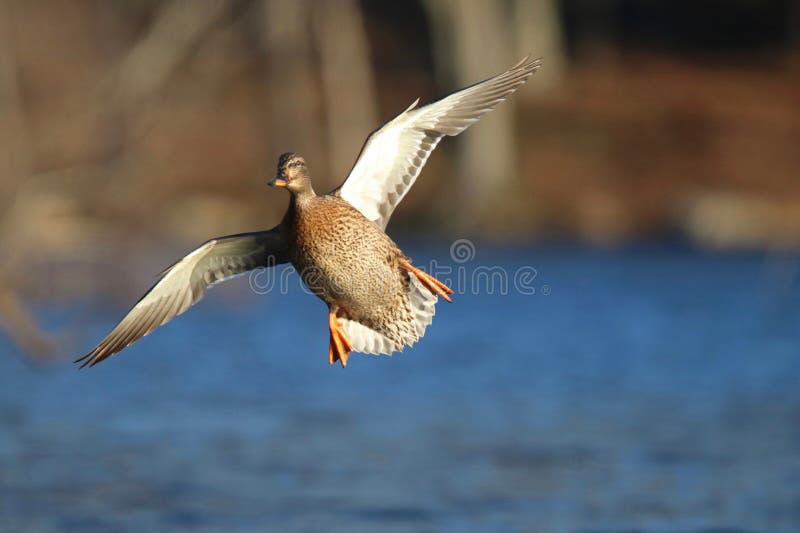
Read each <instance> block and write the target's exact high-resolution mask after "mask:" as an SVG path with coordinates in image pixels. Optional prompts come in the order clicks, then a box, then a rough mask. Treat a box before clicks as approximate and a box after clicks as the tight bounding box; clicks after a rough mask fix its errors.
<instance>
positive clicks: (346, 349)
mask: <svg viewBox="0 0 800 533" xmlns="http://www.w3.org/2000/svg"><path fill="white" fill-rule="evenodd" d="M328 328H329V329H330V333H331V335H330V346H329V348H328V362H329V363H330V364H334V363H335V362H336V361H341V362H342V367H346V366H347V358H348V357H350V352H352V351H353V345H352V344H350V341H349V340H348V338H347V337H346V336H345V334H344V332H343V331H342V328H341V326H340V325H339V320H338V319H337V317H336V310H335V309H331V310H330V312H329V313H328Z"/></svg>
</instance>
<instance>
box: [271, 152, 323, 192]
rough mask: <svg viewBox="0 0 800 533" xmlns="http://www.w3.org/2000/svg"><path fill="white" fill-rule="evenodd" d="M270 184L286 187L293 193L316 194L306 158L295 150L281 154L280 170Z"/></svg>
mask: <svg viewBox="0 0 800 533" xmlns="http://www.w3.org/2000/svg"><path fill="white" fill-rule="evenodd" d="M269 184H270V185H271V186H273V187H285V188H286V189H288V190H289V192H291V193H292V194H293V195H305V194H309V193H310V194H314V189H313V188H312V187H311V176H310V175H309V173H308V167H306V160H305V159H303V157H302V156H301V155H300V154H296V153H294V152H286V153H285V154H281V156H280V157H279V158H278V171H277V172H276V173H275V178H273V180H272V181H270V182H269Z"/></svg>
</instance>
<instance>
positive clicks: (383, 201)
mask: <svg viewBox="0 0 800 533" xmlns="http://www.w3.org/2000/svg"><path fill="white" fill-rule="evenodd" d="M541 64H542V61H541V58H539V59H531V56H530V54H529V55H527V56H526V57H524V58H523V59H522V60H520V61H519V62H518V63H516V64H515V65H514V66H513V67H511V68H509V69H508V70H506V71H505V72H503V73H501V74H498V75H497V76H494V77H492V78H488V79H486V80H483V81H481V82H478V83H476V84H473V85H470V86H469V87H466V88H464V89H461V90H459V91H456V92H454V93H451V94H449V95H447V96H445V97H444V98H441V99H439V100H436V101H434V102H432V103H429V104H426V105H424V106H422V107H417V104H418V103H419V99H417V100H415V101H414V102H413V103H412V104H411V105H410V106H409V107H408V108H407V109H406V110H405V111H403V112H402V113H400V114H399V115H397V116H396V117H395V118H393V119H392V120H390V121H389V122H387V123H386V124H384V125H383V126H382V127H381V128H379V129H377V130H375V131H374V132H372V133H371V134H370V136H369V137H367V140H366V141H365V142H364V146H363V147H362V148H361V152H360V154H359V156H358V159H357V160H356V162H355V164H354V165H353V168H352V169H351V170H350V174H349V175H348V176H347V179H346V180H345V181H344V183H342V185H340V186H339V187H338V188H337V189H335V190H333V191H332V192H331V194H334V195H338V196H340V197H342V198H343V199H345V200H347V201H348V202H349V203H350V204H351V205H353V206H354V207H355V208H356V209H358V210H359V211H361V213H362V214H363V215H364V216H366V217H367V218H369V219H370V220H372V221H373V222H375V223H376V224H377V225H378V226H379V227H381V228H385V227H386V224H387V223H388V222H389V218H390V217H391V215H392V212H393V211H394V209H395V207H397V205H398V204H399V203H400V202H401V201H402V199H403V198H404V197H405V195H406V194H407V193H408V190H409V189H410V188H411V187H412V186H413V185H414V182H415V181H416V179H417V176H418V175H419V173H420V172H421V170H422V168H423V167H424V166H425V163H426V162H427V160H428V157H430V154H431V152H433V150H434V149H435V148H436V146H437V144H438V142H439V140H441V138H442V137H443V136H444V135H448V136H454V135H458V134H459V133H461V132H462V131H464V130H465V129H467V128H468V127H469V126H471V125H472V124H474V123H475V122H477V121H478V120H479V119H480V118H481V117H482V116H483V115H484V114H485V113H488V112H489V111H491V110H493V109H494V108H495V107H496V106H497V105H498V104H500V102H502V101H504V100H505V99H506V98H508V97H509V95H511V94H512V93H513V92H514V91H516V90H517V89H518V88H519V87H520V85H522V84H523V83H525V82H526V81H527V80H528V79H529V78H530V77H531V76H532V75H533V74H534V72H536V70H537V69H538V68H539V67H540V66H541Z"/></svg>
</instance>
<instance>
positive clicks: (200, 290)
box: [78, 58, 541, 366]
mask: <svg viewBox="0 0 800 533" xmlns="http://www.w3.org/2000/svg"><path fill="white" fill-rule="evenodd" d="M540 66H541V61H540V60H538V59H534V60H531V59H530V58H525V59H523V60H522V61H520V62H519V63H517V64H516V65H514V66H513V67H511V68H510V69H508V70H507V71H505V72H503V73H502V74H499V75H497V76H494V77H493V78H489V79H487V80H485V81H482V82H480V83H476V84H475V85H472V86H470V87H467V88H466V89H462V90H460V91H457V92H455V93H452V94H450V95H449V96H447V97H445V98H442V99H441V100H438V101H436V102H433V103H431V104H428V105H425V106H422V107H419V108H418V107H417V102H414V103H413V104H411V106H410V107H409V108H408V109H406V110H405V111H404V112H403V113H401V114H400V115H398V116H397V117H395V118H394V119H392V120H390V121H389V122H387V123H386V124H384V125H383V127H381V128H380V129H378V130H376V131H374V132H373V133H372V134H371V135H370V136H369V138H368V139H367V141H366V142H365V143H364V147H363V148H362V150H361V153H360V154H359V157H358V160H357V161H356V164H355V165H354V166H353V168H352V170H351V171H350V174H349V175H348V177H347V179H346V180H345V181H344V183H342V185H341V186H339V187H338V188H337V189H335V190H334V191H332V192H331V193H330V194H328V195H325V196H317V195H316V194H315V193H314V189H313V188H312V186H311V178H310V176H309V174H308V170H307V168H306V162H305V160H304V159H303V158H302V157H301V156H299V155H298V154H295V153H285V154H282V155H281V156H280V158H279V160H278V172H277V174H276V176H275V179H273V180H272V182H271V184H272V185H275V186H280V187H285V188H286V189H287V190H288V191H289V192H291V194H292V199H291V202H290V205H289V209H288V210H287V213H286V215H285V216H284V218H283V221H282V222H281V223H280V225H278V226H276V227H274V228H272V229H270V230H267V231H257V232H253V233H242V234H238V235H229V236H227V237H218V238H216V239H212V240H210V241H208V242H206V243H205V244H203V245H202V246H200V247H199V248H197V249H196V250H194V251H193V252H191V253H190V254H188V255H187V256H186V257H184V258H183V259H181V260H180V261H178V262H177V263H175V264H174V265H172V266H171V267H170V268H168V269H167V270H165V271H164V272H162V274H161V276H160V278H159V280H158V282H157V283H156V284H155V285H154V286H153V287H152V288H151V289H150V291H149V292H147V293H146V294H145V295H144V296H143V297H142V298H141V299H140V300H139V302H137V304H136V305H135V306H134V307H133V309H131V310H130V311H129V312H128V314H127V315H126V316H125V317H124V318H123V319H122V321H120V323H119V324H117V326H116V327H115V328H114V329H113V330H111V332H110V333H109V334H108V335H107V336H106V337H105V338H104V339H103V340H102V341H101V342H100V344H98V345H97V346H96V347H95V348H94V349H92V350H91V351H90V352H89V353H87V354H86V355H84V356H83V357H81V358H80V359H78V362H80V363H82V364H81V366H86V365H89V366H92V365H95V364H97V363H99V362H100V361H102V360H104V359H106V358H107V357H109V356H111V355H114V354H115V353H117V352H119V351H120V350H122V349H123V348H125V347H126V346H129V345H131V344H133V343H134V342H136V341H137V340H138V339H140V338H142V337H144V336H145V335H147V334H149V333H150V332H151V331H153V330H154V329H155V328H157V327H159V326H160V325H162V324H166V323H167V322H169V321H170V320H172V319H173V318H174V317H176V316H178V315H179V314H181V313H183V312H184V311H186V310H187V309H188V308H189V307H191V306H192V305H194V304H195V303H197V302H198V301H199V300H200V299H201V298H202V297H203V295H204V294H205V291H206V289H207V288H208V287H210V286H211V285H213V284H214V283H217V282H219V281H223V280H225V279H229V278H231V277H233V276H237V275H240V274H244V273H246V272H249V271H252V270H254V269H257V268H267V267H271V266H275V265H277V264H280V263H286V262H291V263H292V264H293V265H294V267H295V268H296V269H297V270H298V271H299V272H300V275H301V277H302V279H303V281H304V283H305V284H306V285H307V286H308V287H309V288H310V289H311V290H312V291H313V292H314V294H316V295H317V296H319V297H320V298H321V299H322V300H323V301H325V302H326V303H327V304H328V307H329V308H330V312H329V315H328V326H329V329H330V334H331V336H330V344H329V353H328V359H329V361H330V362H331V363H334V362H336V361H341V363H342V366H344V365H346V364H347V357H348V355H349V354H350V352H351V351H353V350H355V351H360V352H364V353H373V354H391V353H392V352H395V351H398V350H402V349H403V348H404V347H405V346H408V345H411V344H413V343H414V342H415V341H417V340H418V339H419V338H420V337H422V336H423V334H424V333H425V328H426V327H427V326H428V325H429V324H430V323H431V321H432V320H433V315H434V312H435V305H436V302H437V300H438V297H442V298H444V299H445V300H447V301H450V297H449V295H450V294H452V292H453V291H452V290H450V288H449V287H447V286H446V285H444V284H443V283H442V282H440V281H439V280H437V279H435V278H433V277H432V276H430V275H429V274H426V273H425V272H423V271H421V270H419V269H417V268H416V267H414V266H412V265H411V261H410V260H409V258H407V257H406V256H405V255H404V254H403V252H402V251H400V249H399V248H398V247H397V245H395V243H394V242H393V241H392V240H391V239H390V238H389V237H388V236H387V235H386V233H384V229H385V228H386V224H387V223H388V222H389V218H390V217H391V215H392V212H393V211H394V209H395V208H396V207H397V205H398V204H399V203H400V202H401V201H402V199H403V197H404V196H405V195H406V193H408V191H409V190H410V189H411V187H412V186H413V185H414V182H415V180H416V179H417V177H418V176H419V173H420V172H421V170H422V167H423V166H424V165H425V162H426V161H427V160H428V157H429V156H430V154H431V152H433V150H434V149H435V148H436V146H437V145H438V143H439V141H441V140H442V138H444V137H445V136H453V135H458V134H459V133H461V132H462V131H464V130H465V129H467V128H468V127H469V126H470V125H471V124H474V123H475V122H477V121H478V120H479V119H480V117H481V116H483V115H484V114H486V113H487V112H489V111H491V110H492V109H494V107H495V106H496V105H497V104H499V103H500V102H502V101H503V100H505V99H506V98H507V97H508V96H509V95H510V94H511V93H513V92H514V91H515V90H517V88H519V86H520V85H522V84H523V83H525V81H527V80H528V78H530V76H531V75H533V73H534V72H535V71H536V70H537V69H538V68H539V67H540Z"/></svg>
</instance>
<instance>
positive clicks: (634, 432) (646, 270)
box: [0, 246, 800, 532]
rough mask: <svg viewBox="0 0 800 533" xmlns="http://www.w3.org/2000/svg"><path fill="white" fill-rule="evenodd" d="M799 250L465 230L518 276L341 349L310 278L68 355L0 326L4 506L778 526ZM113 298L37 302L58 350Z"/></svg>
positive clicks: (243, 291) (107, 323)
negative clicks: (381, 343)
mask: <svg viewBox="0 0 800 533" xmlns="http://www.w3.org/2000/svg"><path fill="white" fill-rule="evenodd" d="M412 255H413V257H415V259H416V264H419V265H425V264H426V262H427V260H428V259H432V258H433V259H437V260H439V261H440V264H445V265H446V264H450V265H453V266H459V265H457V264H454V263H453V262H452V261H451V260H450V259H449V257H447V246H436V247H433V246H431V247H427V246H425V247H418V248H417V249H416V250H412ZM798 263H800V258H798V257H768V256H764V255H759V254H708V253H700V252H696V251H691V250H684V249H672V248H667V247H656V246H653V247H642V248H637V249H634V250H629V251H625V252H616V253H611V252H608V253H606V252H589V251H585V250H580V249H571V248H541V249H531V250H519V249H515V250H505V249H486V250H479V254H478V256H477V257H476V258H475V259H474V260H473V261H470V262H468V263H465V264H462V265H461V266H462V267H463V268H464V269H466V270H467V274H468V275H470V272H471V269H474V268H475V267H477V266H478V265H495V266H500V267H502V268H503V269H505V271H507V272H511V273H513V272H516V271H518V270H519V268H520V267H527V266H531V267H534V268H535V269H536V277H535V279H534V283H533V287H534V289H535V294H533V295H529V294H520V293H519V292H518V291H515V290H514V288H513V286H512V287H510V288H509V291H508V294H505V295H503V294H499V292H500V291H496V293H495V294H487V292H488V290H486V287H479V288H478V290H475V291H472V290H467V291H466V293H463V294H458V295H456V298H455V301H456V303H454V304H452V305H446V304H440V305H439V306H438V308H437V316H436V319H435V320H434V323H433V326H432V327H431V328H430V329H429V330H428V332H427V334H426V336H425V338H424V340H423V341H422V342H420V343H419V344H418V345H416V346H415V347H414V348H413V349H410V350H407V351H406V352H405V353H403V354H401V355H396V356H394V357H392V358H388V357H381V358H377V357H372V356H365V355H357V354H354V355H353V356H352V357H351V360H350V364H349V365H348V368H347V369H345V370H343V369H341V368H340V367H338V366H337V367H330V366H328V364H327V342H328V335H327V329H326V328H327V320H326V309H325V307H324V305H323V304H322V303H321V302H319V301H318V300H316V299H315V298H313V297H310V296H308V295H306V294H304V293H303V292H302V291H300V290H298V289H297V288H296V287H294V289H293V290H292V291H290V294H285V295H283V294H268V295H263V296H259V295H254V294H252V293H251V292H250V291H249V290H248V283H247V280H246V279H239V280H236V281H234V282H231V283H230V284H228V286H223V287H219V288H215V289H214V290H212V291H211V293H209V295H208V297H207V298H206V300H204V301H203V302H202V303H201V304H200V305H199V306H197V307H195V308H193V309H192V310H191V311H190V312H188V313H187V314H186V315H184V316H182V317H181V318H180V319H178V320H175V321H174V322H172V323H170V324H169V325H167V326H165V327H163V328H161V329H159V330H158V331H157V332H155V333H154V334H153V335H150V336H149V337H147V338H145V339H143V340H142V341H140V342H139V343H137V344H136V345H134V346H133V347H131V348H128V349H127V350H125V351H124V352H123V353H122V354H121V355H120V356H119V357H114V358H112V359H110V360H108V361H106V362H104V363H103V364H101V365H99V366H97V367H95V368H93V369H90V370H84V371H80V372H78V371H77V370H76V369H75V368H74V367H73V366H71V365H69V364H68V363H66V362H64V363H63V364H55V365H51V366H49V367H46V368H39V367H35V366H32V365H30V364H29V363H25V362H23V361H22V359H21V358H20V357H19V356H18V355H17V354H15V353H14V351H13V350H12V348H11V347H10V345H9V344H8V343H7V341H6V340H4V339H0V386H1V387H0V530H4V531H5V530H13V531H32V530H38V531H50V530H74V531H108V530H117V531H120V530H121V531H142V530H146V531H171V530H181V529H187V528H191V529H199V530H209V531H213V530H220V529H221V528H225V529H226V530H241V531H251V530H262V531H263V530H272V531H289V530H302V531H317V530H336V531H375V530H378V529H379V530H381V531H442V530H452V531H465V530H469V531H473V530H474V531H585V532H590V531H591V532H606V531H632V530H635V531H655V532H660V531H679V532H694V531H705V532H710V531H798V530H800V284H798V281H797V279H796V271H797V268H796V266H797V264H798ZM467 289H469V288H467ZM462 292H463V291H462ZM473 292H475V293H473ZM122 311H124V310H123V309H115V310H109V309H108V306H107V305H106V306H104V305H101V303H100V302H91V303H89V304H87V303H81V304H78V303H76V304H74V305H60V306H52V307H46V306H42V307H41V308H40V309H39V310H38V312H39V314H40V315H41V316H42V317H43V318H44V319H45V321H46V322H47V323H48V325H49V326H51V327H53V328H65V327H73V328H77V331H78V335H77V338H76V339H73V340H71V341H69V342H70V343H71V345H70V350H74V352H75V353H74V354H73V353H70V355H77V354H78V353H79V352H81V351H84V350H85V349H88V348H89V347H90V345H92V343H93V342H95V341H97V340H99V339H100V338H101V337H102V336H103V334H105V333H106V331H107V330H108V329H109V328H110V327H111V326H113V325H114V322H115V320H116V319H117V318H119V316H120V313H121V312H122Z"/></svg>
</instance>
